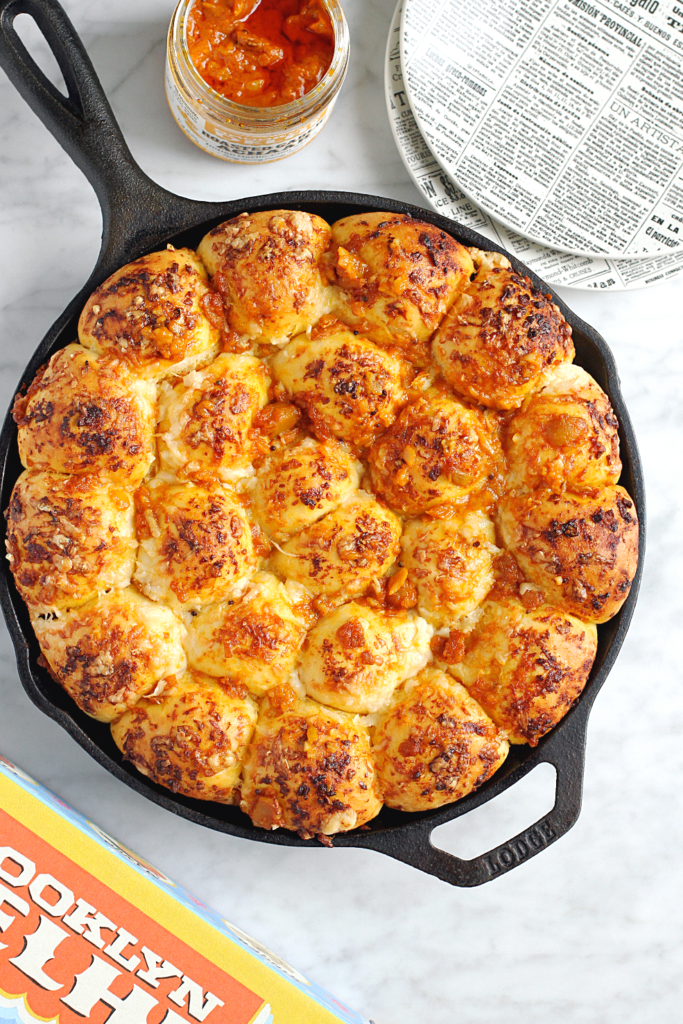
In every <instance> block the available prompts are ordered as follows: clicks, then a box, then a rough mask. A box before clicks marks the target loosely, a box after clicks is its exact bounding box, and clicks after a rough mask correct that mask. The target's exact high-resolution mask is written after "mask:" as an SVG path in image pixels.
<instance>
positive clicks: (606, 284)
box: [384, 0, 683, 291]
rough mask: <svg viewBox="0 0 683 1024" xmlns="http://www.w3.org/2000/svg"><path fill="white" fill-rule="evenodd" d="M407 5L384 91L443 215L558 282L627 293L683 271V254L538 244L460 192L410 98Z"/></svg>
mask: <svg viewBox="0 0 683 1024" xmlns="http://www.w3.org/2000/svg"><path fill="white" fill-rule="evenodd" d="M402 6H403V0H399V3H398V6H397V7H396V11H395V13H394V17H393V20H392V23H391V28H390V30H389V36H388V39H387V50H386V60H385V67H384V89H385V95H386V101H387V110H388V113H389V123H390V124H391V130H392V132H393V135H394V140H395V142H396V146H397V148H398V151H399V153H400V154H401V159H402V160H403V163H404V164H405V166H406V170H407V171H408V173H409V174H410V176H411V178H412V179H413V181H414V182H415V184H416V185H417V187H418V188H419V189H420V191H421V192H422V193H423V194H424V196H425V198H426V199H427V201H428V202H429V205H430V206H431V207H432V208H433V209H434V210H436V212H437V213H440V214H442V215H443V216H444V217H450V218H451V220H456V221H458V222H459V223H460V224H464V225H466V226H467V227H468V228H472V229H473V230H474V231H479V232H480V234H482V235H485V236H486V238H490V239H491V241H492V242H496V243H497V244H498V245H501V246H503V248H505V249H507V250H508V252H511V253H513V254H514V255H515V256H517V257H518V258H519V259H520V260H522V261H523V262H524V263H526V265H527V266H528V267H530V268H531V269H532V270H533V271H534V273H536V274H538V276H539V277H541V278H542V279H543V280H544V281H547V282H548V284H552V285H561V286H564V287H565V288H586V289H594V290H603V291H624V290H626V289H636V288H646V287H650V286H652V285H655V284H659V283H660V282H661V281H666V280H668V278H670V277H673V276H674V275H675V274H678V273H680V271H681V270H683V253H681V254H680V256H668V255H667V256H654V257H650V258H649V259H641V260H604V259H592V258H591V257H589V256H572V255H571V254H570V253H564V252H558V251H557V250H556V249H550V248H547V247H545V246H540V245H536V244H535V243H534V242H531V241H529V239H528V238H524V237H523V236H522V235H519V234H518V233H517V232H512V231H508V229H507V228H505V227H503V225H502V224H499V223H497V222H496V221H494V220H492V219H491V218H490V217H489V216H487V214H485V213H483V211H482V210H480V209H479V207H477V206H475V204H474V203H473V202H472V201H471V200H470V199H468V198H467V196H465V195H464V194H463V193H462V192H460V191H459V190H458V189H457V188H456V187H455V186H454V184H453V182H452V181H451V179H450V178H449V177H448V175H447V174H446V173H445V171H444V170H443V168H442V167H441V166H440V164H439V163H438V162H437V161H436V160H435V159H434V157H433V155H432V153H431V150H430V149H429V147H428V146H427V144H426V142H425V141H424V139H423V137H422V135H421V133H420V129H419V128H418V126H417V123H416V121H415V118H414V117H413V112H412V109H411V106H410V103H409V102H408V97H407V94H406V91H405V86H404V83H403V74H402V71H401V56H400V41H399V35H400V22H401V9H402Z"/></svg>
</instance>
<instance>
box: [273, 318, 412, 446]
mask: <svg viewBox="0 0 683 1024" xmlns="http://www.w3.org/2000/svg"><path fill="white" fill-rule="evenodd" d="M273 373H274V374H275V376H276V378H277V379H278V380H279V381H281V382H282V384H284V386H285V387H286V388H287V390H288V392H289V393H290V394H291V395H292V396H293V400H294V401H295V402H296V403H297V405H299V406H301V408H302V409H304V411H305V412H306V413H308V416H309V418H310V421H311V424H312V426H313V430H314V431H315V432H316V434H317V435H318V437H320V438H321V439H323V440H324V439H325V438H327V437H329V436H330V435H333V436H335V437H338V438H341V439H342V440H343V441H350V442H352V443H353V444H354V445H356V446H357V447H359V448H363V447H365V446H366V445H368V444H370V443H371V442H372V441H373V440H374V439H375V438H376V437H377V435H378V434H380V433H381V432H382V431H383V430H386V428H387V427H388V426H389V424H391V423H393V421H394V418H395V416H396V413H397V412H398V410H399V409H400V408H401V406H403V405H405V403H406V401H407V400H408V396H407V394H406V391H405V384H406V383H407V381H408V380H409V378H410V377H411V376H412V373H411V371H410V368H409V367H408V365H407V364H406V363H405V361H404V360H403V359H400V358H398V357H397V356H395V355H392V354H391V353H389V352H384V351H382V349H380V348H378V347H377V345H374V344H373V343H372V342H371V341H369V340H368V339H367V338H364V337H363V336H362V335H360V334H357V333H354V332H353V331H349V330H348V329H347V328H346V327H344V325H343V324H341V323H340V322H339V321H337V320H334V319H330V320H329V321H328V323H327V324H326V325H325V327H324V328H322V329H321V330H318V329H316V332H315V335H314V336H312V337H310V338H309V337H308V335H301V336H300V337H298V338H295V339H294V341H292V342H290V343H289V345H287V347H286V348H285V349H283V351H282V352H280V353H278V355H277V356H276V357H275V359H274V360H273Z"/></svg>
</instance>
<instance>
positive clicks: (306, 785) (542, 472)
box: [5, 210, 638, 843]
mask: <svg viewBox="0 0 683 1024" xmlns="http://www.w3.org/2000/svg"><path fill="white" fill-rule="evenodd" d="M573 357H574V348H573V344H572V338H571V329H570V327H569V325H568V324H567V323H566V321H565V319H564V317H563V316H562V313H561V312H560V310H559V309H558V308H557V306H556V305H554V303H553V302H552V300H551V299H550V298H549V297H548V296H546V295H543V294H541V293H540V292H539V291H538V290H537V289H535V288H534V287H533V285H532V283H531V281H530V280H529V279H528V278H525V277H523V276H521V275H520V274H519V273H517V272H516V271H514V270H513V269H512V268H511V266H510V265H509V263H508V261H507V260H506V259H505V257H503V256H501V255H500V254H499V253H485V252H480V251H479V250H468V249H466V248H465V247H464V246H462V245H460V244H459V243H458V242H457V241H455V240H454V239H453V238H452V237H451V236H450V235H448V234H446V233H445V232H443V231H441V230H439V229H438V228H435V227H434V226H432V225H431V224H428V223H423V222H421V221H417V220H414V219H413V218H411V217H407V216H403V215H399V214H383V213H369V214H357V215H354V216H351V217H345V218H344V219H343V220H340V221H338V222H337V223H336V224H333V225H331V226H330V225H328V224H326V223H325V221H323V220H322V219H321V218H320V217H317V216H314V215H312V214H308V213H305V212H301V211H291V210H274V211H262V212H259V213H251V214H246V213H245V214H242V215H241V216H239V217H236V218H234V219H233V220H230V221H227V222H226V223H224V224H219V225H218V226H217V227H216V228H214V229H213V230H212V231H210V232H209V233H208V234H207V235H206V237H205V238H204V239H203V240H202V241H201V243H200V245H199V247H198V249H197V251H196V252H193V251H191V250H189V249H174V248H173V247H172V246H168V248H167V249H166V250H164V251H163V252H156V253H151V254H149V255H148V256H143V257H142V258H141V259H138V260H136V261H135V262H134V263H131V264H129V265H128V266H126V267H122V268H121V269H120V270H118V271H117V272H116V273H115V274H113V275H112V277H110V278H109V279H108V280H107V281H105V282H104V283H103V284H102V285H100V287H99V288H98V289H97V290H96V291H95V292H94V293H93V295H92V296H91V298H90V299H89V300H88V302H87V303H86V306H85V308H84V309H83V312H82V314H81V317H80V321H79V338H78V342H74V343H73V344H70V345H67V347H66V348H64V349H62V350H61V351H59V352H56V353H55V355H54V356H53V357H52V358H51V360H50V361H49V363H47V364H46V365H45V366H43V367H42V368H41V369H40V370H39V372H38V374H37V375H36V378H35V380H34V381H33V383H32V384H31V385H30V387H29V388H28V390H27V391H26V392H25V393H22V394H20V395H18V396H17V398H16V401H15V406H14V415H15V419H16V422H17V425H18V432H19V434H18V443H19V453H20V456H21V460H22V463H23V465H24V467H25V472H23V473H22V474H21V476H20V477H19V479H18V480H17V482H16V485H15V487H14V491H13V494H12V498H11V501H10V505H9V508H8V509H7V511H6V513H5V515H6V518H7V551H8V558H9V561H10V565H11V568H12V572H13V573H14V578H15V581H16V586H17V589H18V591H19V593H20V594H21V596H22V598H23V599H24V601H25V602H26V604H27V606H28V609H29V612H30V614H31V618H32V621H33V626H34V629H35V633H36V636H37V638H38V642H39V644H40V647H41V651H42V656H41V664H43V665H44V666H45V667H46V668H47V669H48V670H49V672H50V673H51V675H52V677H53V678H54V679H55V680H56V682H57V683H59V685H60V686H62V687H63V688H64V689H65V690H66V691H67V692H68V693H69V694H70V695H71V697H73V699H74V701H75V702H76V704H77V705H78V707H79V708H80V709H81V711H82V712H84V713H85V714H87V715H91V716H92V717H94V718H96V719H98V720H100V721H102V722H107V723H111V729H112V735H113V737H114V740H115V742H116V744H117V746H118V747H119V749H120V750H121V752H122V754H123V756H124V757H125V758H126V759H128V760H130V761H131V762H132V763H133V764H134V765H135V766H136V768H138V769H139V771H141V772H143V773H144V774H145V775H147V776H149V778H151V779H153V780H154V781H155V782H157V783H159V784H161V785H163V786H166V787H168V788H169V789H170V790H172V791H173V792H176V793H181V794H184V795H185V796H189V797H194V798H196V799H200V800H213V801H218V802H221V803H228V804H235V805H238V806H239V807H241V808H242V810H243V811H244V812H245V813H246V814H248V815H249V816H250V817H251V819H252V821H253V822H254V824H255V825H257V826H259V827H260V828H267V829H272V828H287V829H293V830H295V831H296V832H298V833H299V835H301V836H302V837H304V838H311V837H313V836H318V837H319V838H320V839H321V840H323V841H324V842H327V843H329V842H330V839H329V837H330V836H333V835H334V834H335V833H337V832H340V831H345V830H348V829H353V828H358V827H360V826H363V825H365V824H366V823H367V822H368V821H370V820H371V819H372V818H374V817H375V816H376V815H377V814H378V813H379V811H380V809H381V807H382V805H383V804H386V805H387V806H388V807H391V808H394V809H396V810H400V811H425V810H429V809H430V808H436V807H439V806H441V805H443V804H446V803H450V802H452V801H454V800H459V799H460V798H462V797H464V796H466V795H467V794H468V793H470V792H472V790H474V789H476V788H477V787H478V786H481V785H482V784H483V783H484V782H486V781H487V780H488V779H490V778H491V776H492V775H493V773H494V772H495V771H496V770H497V769H498V768H499V766H500V765H501V764H502V763H503V761H504V760H505V757H506V756H507V753H508V750H509V744H510V743H530V744H532V745H535V744H537V743H538V741H539V740H540V739H541V737H542V736H543V735H545V733H547V732H548V731H549V730H550V729H552V728H553V726H555V725H556V724H557V723H558V722H559V721H560V719H561V718H562V716H563V715H564V714H566V712H567V711H568V710H569V709H570V708H571V707H572V705H573V704H574V703H575V702H576V700H578V698H579V696H580V695H581V692H582V690H583V687H584V686H585V684H586V682H587V679H588V676H589V673H590V670H591V667H592V664H593V661H594V658H595V653H596V649H597V631H596V624H597V623H602V622H606V621H607V620H608V619H609V618H611V617H612V616H613V615H615V614H616V613H617V611H618V610H619V608H620V607H621V605H622V604H623V602H624V601H625V599H626V597H627V595H628V592H629V588H630V586H631V582H632V580H633V577H634V574H635V571H636V566H637V561H638V524H637V518H636V511H635V508H634V504H633V501H632V500H631V498H630V497H629V495H628V493H627V492H626V490H625V489H624V488H623V487H621V486H619V476H620V473H621V462H620V458H619V439H618V423H617V421H616V418H615V416H614V413H613V411H612V408H611V406H610V403H609V399H608V398H607V396H606V395H605V393H604V392H603V391H602V389H601V388H600V386H599V385H598V384H597V382H596V381H595V380H593V379H592V378H591V377H590V376H589V374H587V373H586V372H585V371H584V370H583V369H581V368H580V367H578V366H576V365H574V363H573V362H572V360H573Z"/></svg>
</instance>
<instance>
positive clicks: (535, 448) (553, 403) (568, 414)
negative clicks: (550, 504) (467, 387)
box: [506, 363, 621, 492]
mask: <svg viewBox="0 0 683 1024" xmlns="http://www.w3.org/2000/svg"><path fill="white" fill-rule="evenodd" d="M506 449H507V457H508V462H509V465H510V472H509V474H508V485H509V486H510V487H511V488H513V489H515V490H518V491H525V490H535V489H537V488H541V487H547V488H548V489H549V490H551V491H555V492H557V491H563V490H564V489H565V488H568V489H569V490H572V491H586V490H593V489H600V488H601V487H605V486H606V485H607V484H615V483H616V482H617V480H618V479H619V476H620V474H621V459H620V458H619V424H618V423H617V419H616V416H615V415H614V413H613V412H612V407H611V405H610V402H609V399H608V397H607V395H606V394H605V392H604V391H603V390H602V389H601V388H600V387H599V386H598V385H597V384H596V382H595V381H594V380H593V378H592V377H590V376H589V375H588V374H587V373H586V371H585V370H582V369H581V367H580V366H575V365H574V364H573V363H562V364H561V365H560V366H558V368H557V369H556V370H554V371H553V372H552V374H550V375H549V376H548V377H547V378H546V384H545V386H544V387H543V389H542V390H541V391H540V392H538V393H537V394H533V395H530V396H529V397H528V398H526V399H525V400H524V403H523V405H522V407H521V408H520V410H519V412H518V413H517V414H516V415H515V416H514V417H513V418H512V419H511V420H510V423H509V425H508V427H507V430H506Z"/></svg>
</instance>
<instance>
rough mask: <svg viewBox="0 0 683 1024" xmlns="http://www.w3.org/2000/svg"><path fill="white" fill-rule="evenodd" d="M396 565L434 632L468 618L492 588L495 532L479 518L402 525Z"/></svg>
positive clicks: (474, 514)
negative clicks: (411, 587) (410, 587)
mask: <svg viewBox="0 0 683 1024" xmlns="http://www.w3.org/2000/svg"><path fill="white" fill-rule="evenodd" d="M401 546H402V548H403V554H402V556H401V565H402V566H403V568H405V569H406V570H407V574H408V575H407V578H408V579H409V580H410V581H411V582H412V583H413V585H414V586H415V587H416V588H417V595H418V601H417V608H418V611H419V613H420V615H422V616H423V617H424V618H425V619H426V620H427V622H430V623H431V624H432V626H435V627H436V628H437V629H439V628H441V627H443V626H450V625H453V624H454V623H455V622H457V621H458V619H461V618H462V617H463V616H464V615H469V614H470V613H471V612H473V611H474V610H475V608H477V606H478V605H479V604H481V602H482V601H483V600H484V598H485V597H486V595H487V594H488V592H489V590H490V589H491V587H492V586H493V583H494V576H493V554H494V553H495V551H496V548H495V529H494V526H493V523H492V521H491V520H490V519H489V518H488V517H487V516H486V515H485V514H484V513H483V512H470V513H467V514H460V515H459V516H455V517H454V518H452V519H431V518H429V517H424V518H422V519H414V520H412V521H411V522H409V523H407V524H406V526H405V529H404V531H403V539H402V541H401Z"/></svg>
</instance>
